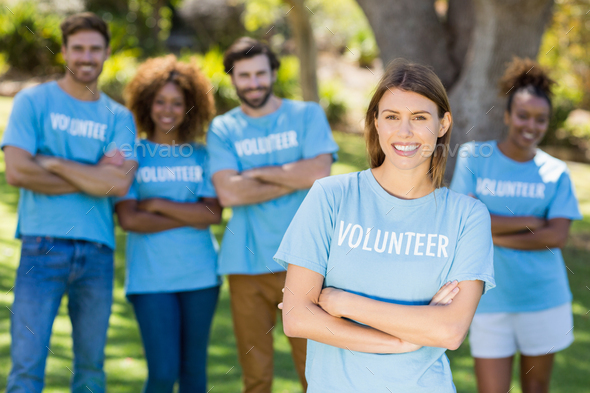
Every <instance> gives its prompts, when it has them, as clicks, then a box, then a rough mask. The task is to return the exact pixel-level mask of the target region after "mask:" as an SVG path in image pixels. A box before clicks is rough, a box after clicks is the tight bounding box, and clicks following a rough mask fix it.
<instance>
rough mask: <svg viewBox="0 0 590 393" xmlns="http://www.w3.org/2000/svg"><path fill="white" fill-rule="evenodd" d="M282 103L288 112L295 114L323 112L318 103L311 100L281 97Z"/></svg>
mask: <svg viewBox="0 0 590 393" xmlns="http://www.w3.org/2000/svg"><path fill="white" fill-rule="evenodd" d="M283 105H285V109H287V112H288V113H289V114H291V115H295V116H300V115H309V114H315V113H318V112H321V113H324V110H323V109H322V107H321V106H320V104H318V103H317V102H313V101H296V100H290V99H287V98H283Z"/></svg>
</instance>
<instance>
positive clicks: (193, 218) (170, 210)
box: [157, 199, 221, 228]
mask: <svg viewBox="0 0 590 393" xmlns="http://www.w3.org/2000/svg"><path fill="white" fill-rule="evenodd" d="M157 212H158V213H159V214H162V215H164V216H166V217H170V218H172V219H174V220H177V221H180V222H182V223H184V224H186V225H192V226H199V227H203V228H206V227H208V226H209V225H214V224H218V223H219V222H221V209H220V208H219V205H217V204H213V203H207V202H205V201H200V202H190V203H188V202H175V201H171V200H167V199H161V200H158V206H157Z"/></svg>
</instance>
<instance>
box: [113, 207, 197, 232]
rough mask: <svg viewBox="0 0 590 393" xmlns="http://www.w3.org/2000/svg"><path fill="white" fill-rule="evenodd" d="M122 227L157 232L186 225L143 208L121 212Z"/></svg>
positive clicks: (132, 230) (129, 230) (120, 222)
mask: <svg viewBox="0 0 590 393" xmlns="http://www.w3.org/2000/svg"><path fill="white" fill-rule="evenodd" d="M119 224H120V225H121V228H123V229H124V230H126V231H128V232H137V233H155V232H162V231H167V230H169V229H175V228H180V227H183V226H186V225H185V224H184V223H183V222H181V221H179V220H175V219H173V218H170V217H166V216H162V215H159V214H154V213H149V212H146V211H142V210H136V211H134V212H126V213H125V214H124V215H122V214H119Z"/></svg>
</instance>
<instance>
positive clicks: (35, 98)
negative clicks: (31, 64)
mask: <svg viewBox="0 0 590 393" xmlns="http://www.w3.org/2000/svg"><path fill="white" fill-rule="evenodd" d="M54 85H55V81H52V82H45V83H41V84H39V85H36V86H31V87H26V88H24V89H22V90H21V91H19V92H18V93H16V95H15V96H14V101H15V102H23V101H28V102H30V103H35V102H39V101H40V100H41V99H43V98H45V97H47V96H48V95H50V94H51V91H52V89H53V88H55V87H57V86H54Z"/></svg>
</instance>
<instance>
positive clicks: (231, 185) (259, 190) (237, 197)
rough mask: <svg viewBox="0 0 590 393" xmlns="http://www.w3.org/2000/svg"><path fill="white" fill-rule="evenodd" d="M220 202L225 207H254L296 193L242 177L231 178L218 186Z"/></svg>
mask: <svg viewBox="0 0 590 393" xmlns="http://www.w3.org/2000/svg"><path fill="white" fill-rule="evenodd" d="M215 188H216V190H217V194H218V196H219V202H220V203H221V206H223V207H232V206H241V205H253V204H256V203H262V202H267V201H270V200H272V199H276V198H279V197H282V196H284V195H287V194H290V193H292V192H293V191H294V189H293V188H290V187H285V186H281V185H277V184H269V183H263V182H261V181H258V180H256V179H247V178H245V177H243V176H240V175H235V176H232V177H231V178H229V179H228V180H227V181H226V182H224V184H223V185H221V186H217V185H216V187H215Z"/></svg>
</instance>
